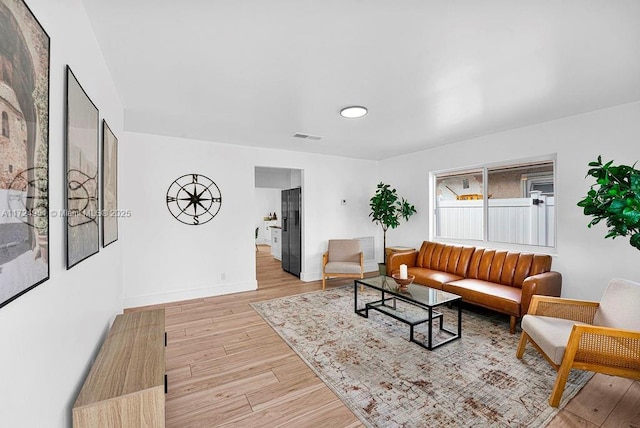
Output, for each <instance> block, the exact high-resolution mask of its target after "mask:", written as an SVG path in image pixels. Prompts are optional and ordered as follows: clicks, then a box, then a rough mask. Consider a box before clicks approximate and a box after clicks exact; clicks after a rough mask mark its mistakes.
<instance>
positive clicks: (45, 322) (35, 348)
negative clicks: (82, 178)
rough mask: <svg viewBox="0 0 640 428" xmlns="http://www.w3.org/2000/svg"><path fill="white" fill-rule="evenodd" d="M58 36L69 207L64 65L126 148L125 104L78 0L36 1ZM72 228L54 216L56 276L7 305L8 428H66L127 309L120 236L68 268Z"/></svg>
mask: <svg viewBox="0 0 640 428" xmlns="http://www.w3.org/2000/svg"><path fill="white" fill-rule="evenodd" d="M28 4H29V7H30V8H31V10H32V11H33V13H34V14H35V15H36V17H37V18H38V19H39V21H40V23H41V24H42V26H43V27H44V29H45V30H46V31H47V33H48V34H49V36H50V37H51V72H50V105H49V147H50V153H49V163H50V169H49V174H50V176H49V195H50V201H49V204H50V208H51V210H52V211H59V210H62V209H63V207H64V199H63V198H64V189H63V183H64V171H63V168H64V105H65V92H64V88H65V66H66V64H69V65H70V66H71V68H72V70H73V72H74V73H75V75H76V77H77V78H78V80H79V81H80V83H81V84H82V86H83V87H84V89H85V91H87V93H88V94H89V96H90V97H91V99H92V101H93V102H94V103H95V104H96V106H97V107H98V109H99V110H100V119H101V120H102V118H106V119H107V121H108V123H109V125H110V127H111V129H112V130H113V132H114V133H115V135H116V136H117V137H119V142H120V144H121V145H123V144H126V140H124V139H123V137H124V136H123V133H122V105H121V103H120V101H119V99H118V96H117V93H116V91H115V88H114V86H113V84H112V82H111V77H110V76H109V73H108V71H107V68H106V66H105V63H104V61H103V58H102V56H101V53H100V49H99V47H98V45H97V42H96V40H95V38H94V34H93V31H92V29H91V27H90V25H89V20H88V18H87V16H86V15H85V13H84V8H83V7H82V5H81V3H80V1H79V0H55V1H51V0H28ZM64 230H65V229H64V222H63V221H62V219H61V218H60V217H55V218H51V219H50V236H49V252H50V255H49V261H50V279H49V280H48V281H46V282H44V283H43V284H41V285H39V286H38V287H36V288H35V289H33V290H31V291H29V292H28V293H26V294H25V295H23V296H21V297H19V298H18V299H16V300H14V301H13V302H11V303H9V304H8V305H6V306H4V307H3V308H0V337H1V338H2V350H1V351H0V379H2V381H0V403H1V404H0V425H2V426H6V427H55V426H58V427H66V426H70V425H71V406H72V405H73V402H74V401H75V399H76V396H77V393H78V392H79V388H80V386H81V384H82V382H83V381H84V378H85V376H86V373H87V371H88V367H89V364H90V361H91V359H92V358H93V356H94V355H95V354H96V352H97V348H98V346H99V345H100V343H101V341H102V337H103V335H104V333H105V331H106V330H107V328H108V326H109V325H110V324H111V322H112V320H113V318H114V316H115V315H116V314H117V313H118V312H120V311H121V308H122V269H121V253H122V252H121V248H122V246H121V245H122V240H123V239H122V238H123V237H122V235H121V240H120V241H118V242H116V243H114V244H112V245H110V246H109V247H107V248H104V249H101V250H100V252H99V253H98V254H95V255H93V256H92V257H90V258H89V259H87V260H85V261H83V262H81V263H80V264H78V265H76V266H75V267H73V269H71V270H69V271H67V270H66V268H65V252H64V251H65V245H64V242H65V234H64Z"/></svg>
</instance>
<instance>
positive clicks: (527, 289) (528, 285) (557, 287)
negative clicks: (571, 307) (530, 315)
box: [520, 271, 562, 315]
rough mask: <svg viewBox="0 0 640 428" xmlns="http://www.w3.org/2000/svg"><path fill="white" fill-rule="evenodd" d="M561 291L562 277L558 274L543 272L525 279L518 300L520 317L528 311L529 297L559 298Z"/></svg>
mask: <svg viewBox="0 0 640 428" xmlns="http://www.w3.org/2000/svg"><path fill="white" fill-rule="evenodd" d="M561 291H562V275H561V274H560V273H559V272H553V271H552V272H545V273H539V274H538V275H532V276H530V277H527V278H525V280H524V282H523V283H522V298H521V300H520V315H524V314H526V313H527V311H528V310H529V303H530V302H531V296H533V295H534V294H541V295H543V296H555V297H560V292H561Z"/></svg>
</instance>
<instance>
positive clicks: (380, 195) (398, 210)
mask: <svg viewBox="0 0 640 428" xmlns="http://www.w3.org/2000/svg"><path fill="white" fill-rule="evenodd" d="M369 206H370V207H371V212H370V213H369V217H371V221H373V222H375V223H377V224H379V225H380V226H382V234H383V251H384V249H386V248H387V230H388V229H389V228H391V229H395V228H396V227H398V226H399V225H400V219H401V218H404V219H405V221H408V220H409V217H411V216H412V215H413V214H415V213H416V208H415V207H414V206H413V205H411V204H410V203H409V202H407V201H406V200H405V199H404V198H401V197H399V196H398V193H397V191H396V189H392V188H391V186H390V185H388V184H384V183H382V182H380V183H379V184H378V187H377V189H376V193H375V195H373V196H372V197H371V199H370V201H369ZM383 262H384V263H386V262H387V254H386V251H384V259H383Z"/></svg>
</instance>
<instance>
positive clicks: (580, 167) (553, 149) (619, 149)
mask: <svg viewBox="0 0 640 428" xmlns="http://www.w3.org/2000/svg"><path fill="white" fill-rule="evenodd" d="M639 119H640V103H639V102H636V103H630V104H625V105H620V106H616V107H612V108H608V109H604V110H599V111H595V112H591V113H586V114H581V115H576V116H570V117H567V118H564V119H560V120H555V121H550V122H546V123H542V124H538V125H534V126H527V127H523V128H518V129H514V130H510V131H506V132H501V133H497V134H493V135H488V136H485V137H479V138H474V139H471V140H467V141H462V142H459V143H456V144H452V145H448V146H442V147H438V148H434V149H430V150H425V151H423V152H420V153H415V154H412V155H409V156H402V157H397V158H393V159H388V160H385V161H383V162H381V164H380V171H381V179H382V180H383V181H385V182H388V183H389V184H391V185H392V186H394V187H397V189H398V192H399V194H400V195H402V196H404V197H406V198H407V199H408V200H409V201H410V202H412V203H413V204H415V206H416V209H417V211H418V214H417V215H415V216H414V217H412V218H411V219H410V220H409V223H406V224H404V223H403V224H401V226H400V227H399V228H398V229H395V230H393V231H390V232H388V233H387V239H388V242H389V244H391V245H412V246H413V245H415V246H419V245H420V243H421V242H422V241H423V240H425V239H428V237H429V229H428V222H429V198H430V195H429V189H428V183H429V172H430V171H433V170H442V169H447V168H458V167H464V166H472V165H478V164H481V163H490V162H497V161H505V160H510V159H520V158H529V157H537V156H541V155H546V154H550V153H557V156H558V157H557V171H556V172H557V183H556V203H557V205H556V207H557V214H556V215H557V251H556V253H555V256H554V260H553V269H554V270H557V271H559V272H561V273H562V275H563V288H562V295H563V296H566V297H573V298H584V299H592V300H599V299H600V297H601V295H602V292H603V291H604V288H605V286H606V284H607V282H608V281H609V279H610V278H612V277H615V276H620V277H624V278H629V279H632V280H635V281H640V268H638V266H640V264H639V261H640V252H639V251H638V250H636V249H634V248H633V247H631V246H630V245H629V243H628V242H629V241H628V239H623V238H618V239H615V240H612V239H606V240H605V239H604V235H605V233H606V228H605V226H604V225H598V226H597V227H594V228H592V229H588V228H587V223H588V222H589V220H590V217H586V216H584V215H583V214H582V209H581V208H579V207H577V206H576V203H577V202H578V201H579V200H580V199H582V198H583V197H584V196H585V195H586V193H587V191H588V189H589V185H590V184H592V181H591V180H590V178H585V175H586V172H587V169H588V166H587V164H588V163H589V162H590V161H592V160H595V159H596V158H597V156H598V155H599V154H601V155H602V157H603V159H604V160H611V159H615V161H616V163H625V164H633V163H634V162H636V161H638V160H640V144H638V142H639V141H640V120H639ZM399 170H401V171H404V173H403V174H396V173H395V171H399ZM491 246H494V245H491ZM495 247H496V248H497V247H498V246H497V244H496V245H495Z"/></svg>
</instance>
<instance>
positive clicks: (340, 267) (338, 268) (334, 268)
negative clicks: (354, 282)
mask: <svg viewBox="0 0 640 428" xmlns="http://www.w3.org/2000/svg"><path fill="white" fill-rule="evenodd" d="M361 269H362V267H361V266H360V263H359V262H358V263H354V262H329V263H327V264H326V265H325V266H324V272H325V273H360V271H361Z"/></svg>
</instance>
